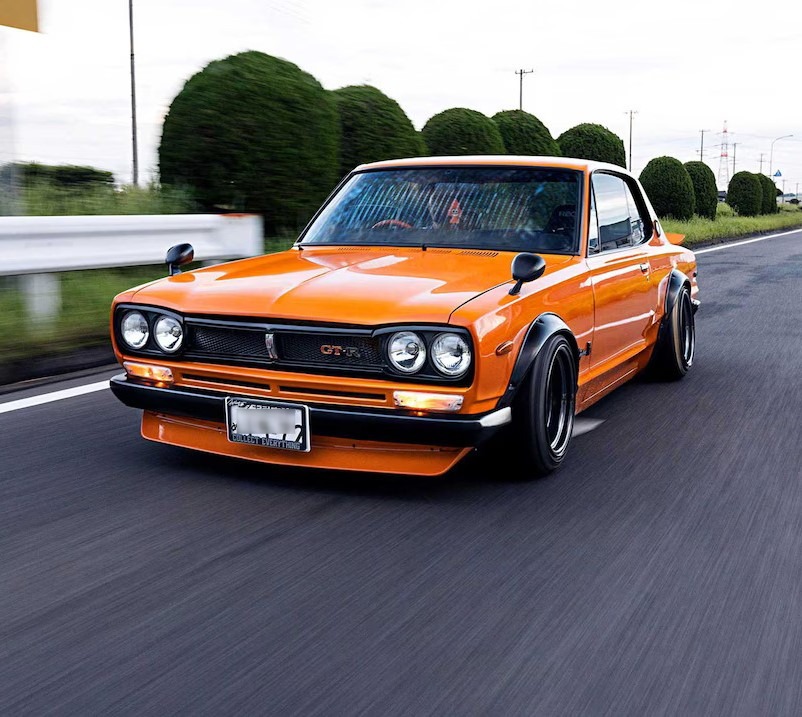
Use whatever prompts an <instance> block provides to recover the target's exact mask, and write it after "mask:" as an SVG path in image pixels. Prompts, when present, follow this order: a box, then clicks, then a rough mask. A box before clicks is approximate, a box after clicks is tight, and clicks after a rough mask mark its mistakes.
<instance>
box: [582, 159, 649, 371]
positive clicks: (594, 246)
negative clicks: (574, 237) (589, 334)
mask: <svg viewBox="0 0 802 717" xmlns="http://www.w3.org/2000/svg"><path fill="white" fill-rule="evenodd" d="M591 185H592V192H593V194H592V207H591V222H593V216H592V215H593V213H594V212H595V214H596V219H597V222H598V224H597V227H598V229H597V232H596V234H597V236H596V237H595V241H594V238H593V236H592V235H591V237H590V240H589V241H588V257H587V264H588V269H589V272H590V276H591V284H592V287H593V299H594V331H593V342H592V351H591V356H590V359H591V368H593V367H598V368H599V369H600V370H607V369H608V368H612V367H613V366H614V365H616V364H617V363H619V362H620V361H623V360H625V359H626V358H627V357H628V356H632V355H634V354H635V353H637V351H638V350H639V349H642V348H644V347H645V346H646V332H647V330H648V329H649V327H650V326H651V325H652V324H653V322H654V317H655V307H656V306H657V291H658V287H657V284H656V283H655V282H654V281H653V280H652V270H651V265H650V262H649V251H648V244H647V242H648V239H649V236H650V232H651V222H648V223H647V222H645V221H644V218H643V216H642V214H641V209H639V207H638V203H637V202H636V201H635V199H634V197H633V193H632V191H631V190H630V188H629V186H628V182H627V179H626V178H625V177H624V176H623V175H617V174H614V173H611V172H607V171H603V172H602V171H597V172H594V173H593V176H592V179H591ZM636 191H637V189H636ZM603 366H604V368H602V367H603Z"/></svg>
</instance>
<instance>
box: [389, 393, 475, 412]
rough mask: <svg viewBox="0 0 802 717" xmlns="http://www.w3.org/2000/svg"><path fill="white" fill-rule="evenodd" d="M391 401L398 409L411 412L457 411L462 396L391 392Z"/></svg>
mask: <svg viewBox="0 0 802 717" xmlns="http://www.w3.org/2000/svg"><path fill="white" fill-rule="evenodd" d="M393 399H394V400H395V405H396V406H398V408H408V409H409V410H411V411H452V412H453V411H459V409H460V408H462V396H453V395H449V394H447V393H421V392H419V391H393Z"/></svg>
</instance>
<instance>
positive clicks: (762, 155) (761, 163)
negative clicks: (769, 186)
mask: <svg viewBox="0 0 802 717" xmlns="http://www.w3.org/2000/svg"><path fill="white" fill-rule="evenodd" d="M765 156H766V153H765V152H761V153H760V174H763V157H765Z"/></svg>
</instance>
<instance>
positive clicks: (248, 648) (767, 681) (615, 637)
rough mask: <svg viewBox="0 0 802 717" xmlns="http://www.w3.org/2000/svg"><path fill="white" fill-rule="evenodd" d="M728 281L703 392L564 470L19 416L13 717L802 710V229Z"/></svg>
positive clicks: (1, 680)
mask: <svg viewBox="0 0 802 717" xmlns="http://www.w3.org/2000/svg"><path fill="white" fill-rule="evenodd" d="M699 281H700V284H701V287H702V292H703V293H702V299H703V302H704V303H703V307H702V310H701V312H700V314H699V315H698V331H697V336H698V353H697V360H696V364H695V366H694V367H693V370H692V371H691V373H690V374H689V375H688V376H687V378H686V379H685V380H684V381H682V382H680V383H677V384H670V385H664V384H656V383H646V382H636V383H632V384H629V385H627V386H625V387H624V388H622V389H620V390H619V391H618V392H617V393H615V394H614V395H612V396H611V397H609V398H608V399H605V400H604V401H603V402H601V403H599V404H597V405H596V406H595V407H594V408H593V409H591V410H590V411H589V412H588V414H587V416H588V417H590V418H597V419H604V422H603V423H602V424H601V425H600V426H599V427H598V428H596V429H595V430H593V431H591V432H589V433H587V434H585V435H582V436H579V437H577V438H576V439H575V441H574V444H573V448H572V455H571V456H570V459H569V461H568V464H567V465H566V466H565V467H564V469H563V470H561V471H560V472H559V474H558V475H557V476H555V477H553V478H550V479H547V480H543V481H539V482H534V483H519V482H514V481H499V480H497V478H498V477H499V476H500V475H503V474H504V473H506V468H505V466H504V463H503V459H502V460H497V461H495V462H493V461H487V460H485V461H481V460H476V461H472V462H470V463H467V464H465V465H464V466H463V467H462V468H461V469H458V470H457V471H456V472H454V473H453V474H452V475H451V476H450V477H449V478H447V479H445V480H426V481H421V480H417V481H413V480H409V479H387V478H384V477H381V476H367V477H361V478H359V477H353V476H344V475H342V474H339V473H330V474H326V473H321V472H314V473H310V472H304V471H300V472H299V471H289V470H274V469H270V468H266V467H264V466H260V465H251V464H245V463H240V462H236V461H233V460H225V459H216V458H209V457H207V456H203V455H198V454H193V453H190V452H185V451H182V450H178V449H173V448H169V447H165V446H159V445H154V444H149V443H146V442H145V441H143V440H142V439H140V438H139V435H138V420H139V419H138V415H137V413H136V412H134V411H131V410H129V409H127V408H125V407H123V406H122V405H120V404H118V403H117V402H116V401H115V400H114V398H113V397H112V396H111V394H110V393H109V392H108V391H99V392H95V393H91V394H87V395H83V396H77V397H73V398H69V399H65V400H61V401H58V402H55V403H48V404H45V405H40V406H33V407H29V408H25V409H22V410H17V411H7V412H5V413H0V714H2V715H21V714H36V715H41V714H51V713H52V714H63V715H95V714H98V715H100V714H102V715H114V714H132V715H133V714H135V715H171V714H191V715H204V714H210V715H212V714H213V715H222V714H237V715H250V714H268V715H357V714H366V715H382V716H384V715H396V714H406V715H430V714H431V715H662V714H667V715H703V714H704V715H711V714H713V715H728V716H729V715H745V716H749V717H754V716H755V715H799V714H802V438H801V436H802V419H801V418H800V411H802V381H801V380H800V375H802V322H801V321H800V316H802V232H797V233H795V234H793V235H791V236H786V237H781V238H777V239H771V240H767V241H761V242H757V243H753V244H749V245H745V246H737V247H728V248H726V249H723V250H721V251H713V252H709V253H705V254H704V255H701V256H700V271H699ZM100 378H102V377H100ZM91 380H97V379H82V381H81V382H78V383H90V382H91ZM58 388H61V387H60V386H53V387H49V388H48V389H47V390H56V389H58ZM41 391H42V389H40V390H39V392H41ZM24 395H26V394H20V395H19V396H17V395H12V396H4V397H3V398H2V400H3V401H6V400H10V399H12V398H19V397H20V396H24ZM1 408H2V404H0V409H1Z"/></svg>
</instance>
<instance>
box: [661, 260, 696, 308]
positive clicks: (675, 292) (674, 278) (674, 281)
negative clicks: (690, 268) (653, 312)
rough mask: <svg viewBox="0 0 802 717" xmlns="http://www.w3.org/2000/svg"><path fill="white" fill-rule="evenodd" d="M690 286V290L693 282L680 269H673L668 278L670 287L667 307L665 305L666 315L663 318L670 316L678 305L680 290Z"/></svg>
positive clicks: (667, 295)
mask: <svg viewBox="0 0 802 717" xmlns="http://www.w3.org/2000/svg"><path fill="white" fill-rule="evenodd" d="M686 284H687V285H688V288H689V289H690V287H691V280H690V279H689V278H688V277H687V276H685V274H683V273H682V272H681V271H680V270H679V269H673V270H672V271H671V274H670V275H669V277H668V286H667V287H666V305H665V313H664V314H663V316H669V315H670V314H671V311H672V310H673V308H674V304H676V303H677V297H678V296H679V292H680V289H682V287H683V286H685V285H686Z"/></svg>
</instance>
